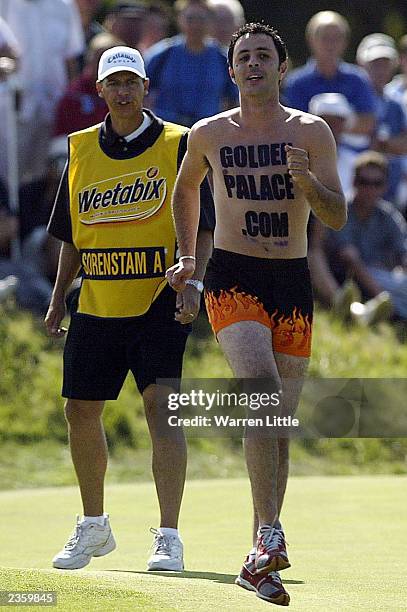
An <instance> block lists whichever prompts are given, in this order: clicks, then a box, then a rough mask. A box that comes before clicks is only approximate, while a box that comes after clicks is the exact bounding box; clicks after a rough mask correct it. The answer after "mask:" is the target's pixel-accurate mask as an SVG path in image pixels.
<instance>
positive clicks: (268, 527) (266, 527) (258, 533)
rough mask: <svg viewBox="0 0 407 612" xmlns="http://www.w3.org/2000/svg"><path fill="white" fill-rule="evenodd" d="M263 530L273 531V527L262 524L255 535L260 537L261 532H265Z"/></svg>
mask: <svg viewBox="0 0 407 612" xmlns="http://www.w3.org/2000/svg"><path fill="white" fill-rule="evenodd" d="M265 529H273V525H270V524H269V523H264V524H263V525H259V529H258V531H257V535H260V534H261V532H262V530H265Z"/></svg>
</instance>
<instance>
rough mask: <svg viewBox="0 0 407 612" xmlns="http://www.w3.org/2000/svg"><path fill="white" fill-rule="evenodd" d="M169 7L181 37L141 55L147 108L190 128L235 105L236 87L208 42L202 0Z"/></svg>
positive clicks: (184, 0) (204, 1)
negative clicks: (147, 85) (147, 91)
mask: <svg viewBox="0 0 407 612" xmlns="http://www.w3.org/2000/svg"><path fill="white" fill-rule="evenodd" d="M174 7H175V10H176V12H177V15H178V25H179V28H180V31H181V32H182V34H181V35H179V36H174V37H173V38H168V39H166V40H164V41H160V42H159V43H157V44H156V45H154V46H153V47H151V49H149V51H148V52H147V54H146V56H145V59H146V64H147V71H148V74H149V77H150V94H149V98H148V99H147V103H148V104H149V106H150V108H152V109H153V110H154V112H156V113H157V114H158V115H159V116H160V117H162V118H163V119H165V120H167V121H172V122H174V123H178V124H180V125H186V126H188V127H190V126H192V125H193V124H194V123H195V122H196V121H198V120H199V119H202V118H204V117H209V116H211V115H216V114H217V113H219V112H221V111H222V110H225V108H228V107H232V106H234V105H236V104H237V100H238V96H237V88H236V86H235V85H234V84H233V83H232V81H231V79H230V77H229V73H228V68H227V61H226V55H225V53H224V52H223V50H222V48H221V47H220V45H219V44H218V43H217V42H215V41H214V40H211V39H209V38H208V35H209V33H210V30H211V26H212V19H213V16H212V10H211V8H210V7H209V4H208V0H197V1H195V2H191V0H177V2H176V3H175V5H174Z"/></svg>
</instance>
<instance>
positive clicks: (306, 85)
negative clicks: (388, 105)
mask: <svg viewBox="0 0 407 612" xmlns="http://www.w3.org/2000/svg"><path fill="white" fill-rule="evenodd" d="M321 93H341V94H343V95H344V96H345V98H346V99H347V100H348V102H349V104H350V105H351V106H352V107H353V109H354V110H355V112H357V113H374V111H375V100H374V90H373V87H372V85H371V83H370V81H369V78H368V76H367V74H366V72H365V71H364V70H362V69H361V68H359V67H358V66H355V65H354V64H348V63H347V62H339V64H338V70H337V72H336V74H335V75H334V76H333V77H332V78H329V79H328V78H326V77H325V76H323V75H322V74H321V73H320V72H319V70H318V68H317V65H316V61H315V60H314V59H310V60H308V62H307V63H306V64H305V65H304V66H301V67H300V68H296V69H295V70H293V71H292V72H290V73H289V74H288V75H287V77H286V78H285V80H284V91H283V100H284V103H285V104H287V106H291V107H292V108H298V109H299V110H302V111H305V112H308V105H309V101H310V100H311V98H312V97H313V96H315V95H316V94H321Z"/></svg>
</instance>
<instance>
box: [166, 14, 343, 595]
mask: <svg viewBox="0 0 407 612" xmlns="http://www.w3.org/2000/svg"><path fill="white" fill-rule="evenodd" d="M286 59H287V55H286V49H285V45H284V43H283V41H282V40H281V38H280V37H279V35H278V34H277V32H276V31H275V30H274V29H273V28H271V27H270V26H267V25H264V24H258V23H257V24H246V25H245V26H243V27H242V28H241V29H240V30H239V31H238V32H236V33H235V34H234V35H233V37H232V41H231V44H230V48H229V70H230V76H231V78H232V79H233V80H234V81H235V82H236V84H237V86H238V88H239V91H240V107H238V108H235V109H232V110H229V111H227V112H224V113H221V114H219V115H216V116H215V117H210V118H208V119H204V120H201V121H199V122H198V123H197V124H195V126H194V127H193V128H192V131H191V134H190V138H189V141H188V153H187V155H186V156H185V158H184V161H183V163H182V167H181V172H180V174H179V176H178V180H177V184H176V187H175V191H174V198H173V208H174V217H175V224H176V230H177V238H178V244H179V248H180V253H181V255H182V257H181V260H180V263H179V264H177V265H175V266H173V267H172V268H170V269H169V270H168V271H167V277H168V279H169V282H170V284H171V285H172V287H173V288H174V289H176V290H177V291H179V290H182V289H183V288H184V286H185V281H186V280H187V279H188V278H190V277H191V276H192V275H193V273H194V269H195V259H194V254H195V241H196V234H197V226H198V218H199V200H198V187H199V184H200V183H201V181H202V179H203V177H204V176H205V174H206V173H207V172H208V169H211V170H212V173H213V183H214V199H215V209H216V220H217V222H216V229H215V236H214V245H215V249H214V252H213V256H212V258H211V260H210V262H209V264H208V267H207V272H206V278H205V299H206V306H207V311H208V315H209V319H210V322H211V325H212V328H213V330H214V332H215V334H216V336H217V339H218V341H219V343H220V345H221V347H222V350H223V352H224V354H225V356H226V358H227V360H228V361H229V363H230V365H231V368H232V370H233V372H234V374H235V376H236V377H239V378H245V379H246V378H247V379H257V378H259V379H260V378H261V379H270V380H272V381H274V383H275V385H276V386H277V388H278V389H282V391H283V394H282V401H281V407H280V408H281V413H282V414H284V415H289V414H293V413H294V411H295V409H296V407H297V405H298V401H299V395H300V392H301V388H302V384H303V379H304V375H305V372H306V369H307V364H308V360H309V355H310V350H311V327H312V312H313V303H312V293H311V284H310V278H309V271H308V266H307V260H306V253H307V238H306V227H307V221H308V216H309V213H310V210H312V211H313V212H314V214H315V215H316V216H317V217H318V218H319V219H320V220H321V221H322V222H323V223H325V224H326V225H329V226H330V227H332V228H334V229H337V230H339V229H340V228H341V227H342V226H343V225H344V223H345V221H346V204H345V198H344V196H343V193H342V190H341V186H340V182H339V178H338V175H337V171H336V149H335V141H334V138H333V136H332V133H331V131H330V129H329V128H328V126H327V124H326V123H325V122H324V121H323V120H321V119H320V118H318V117H314V116H313V115H309V114H307V113H303V112H301V111H297V110H294V109H291V108H285V107H284V106H282V105H281V104H280V102H279V84H280V82H281V80H282V78H283V75H284V73H285V71H286V68H287V63H286ZM248 347H249V350H248ZM256 416H257V414H256ZM244 448H245V456H246V463H247V468H248V472H249V477H250V482H251V488H252V496H253V505H254V511H255V519H254V522H255V532H256V537H255V545H254V548H253V549H252V551H251V552H250V553H249V555H248V556H247V558H246V560H245V563H244V565H243V568H242V571H241V573H240V576H238V578H237V579H236V582H237V584H239V585H240V586H243V587H244V588H247V589H250V590H252V591H255V592H256V594H257V595H258V596H259V597H261V598H262V599H265V600H266V601H269V602H271V603H275V604H279V605H288V602H289V595H288V593H287V592H286V591H285V589H284V587H283V585H282V582H281V579H280V576H279V574H278V570H282V569H285V568H287V567H289V565H290V563H289V561H288V558H287V551H286V547H285V539H284V533H283V530H282V527H281V523H280V522H279V516H280V512H281V507H282V504H283V498H284V492H285V488H286V483H287V476H288V438H287V437H284V438H278V439H276V438H275V437H274V438H273V437H268V436H264V435H246V438H245V443H244Z"/></svg>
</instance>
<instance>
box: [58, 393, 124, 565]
mask: <svg viewBox="0 0 407 612" xmlns="http://www.w3.org/2000/svg"><path fill="white" fill-rule="evenodd" d="M103 406H104V402H103V401H85V400H72V399H68V400H67V402H66V405H65V416H66V420H67V422H68V432H69V444H70V448H71V455H72V461H73V464H74V467H75V471H76V475H77V477H78V481H79V488H80V491H81V497H82V503H83V514H84V519H83V520H82V521H78V522H77V524H76V527H75V531H74V533H73V534H72V536H71V537H70V538H69V540H68V542H67V543H66V545H65V546H64V548H63V549H62V550H61V551H60V552H59V553H58V554H57V555H56V556H55V557H54V559H53V566H54V567H56V568H59V569H80V568H82V567H85V566H86V565H88V563H89V561H90V560H91V558H92V557H102V556H103V555H106V554H108V553H109V552H111V551H112V550H114V549H115V548H116V542H115V540H114V537H113V534H112V531H111V529H110V525H109V519H108V516H105V515H103V489H104V478H105V473H106V467H107V444H106V438H105V432H104V429H103V424H102V419H101V417H102V412H103ZM85 517H86V518H85Z"/></svg>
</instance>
